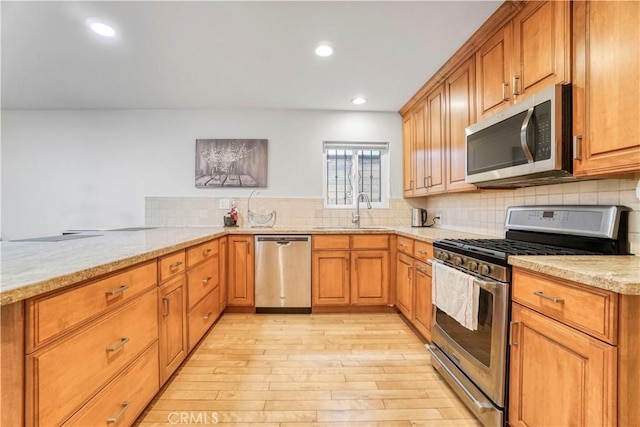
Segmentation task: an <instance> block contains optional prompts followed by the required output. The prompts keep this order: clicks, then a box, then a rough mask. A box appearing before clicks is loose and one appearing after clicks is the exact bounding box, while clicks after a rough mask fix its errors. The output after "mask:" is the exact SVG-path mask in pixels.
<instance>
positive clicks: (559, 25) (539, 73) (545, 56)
mask: <svg viewBox="0 0 640 427" xmlns="http://www.w3.org/2000/svg"><path fill="white" fill-rule="evenodd" d="M512 22H513V58H512V60H511V61H512V62H511V63H512V67H511V69H512V78H511V93H512V95H513V99H512V103H513V102H516V101H517V100H518V98H526V97H528V96H531V95H532V94H534V93H535V92H538V91H540V90H542V89H545V88H547V87H548V86H552V85H554V84H559V83H568V82H569V81H570V78H571V75H570V72H569V70H570V58H571V2H569V1H529V2H526V3H525V6H524V8H523V9H522V10H521V11H520V12H518V14H517V15H516V16H515V17H514V18H513V21H512ZM636 23H637V21H636Z"/></svg>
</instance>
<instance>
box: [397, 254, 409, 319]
mask: <svg viewBox="0 0 640 427" xmlns="http://www.w3.org/2000/svg"><path fill="white" fill-rule="evenodd" d="M396 306H397V307H398V309H399V310H400V312H402V314H404V316H405V317H406V318H407V319H408V320H411V319H412V318H413V259H412V258H410V257H408V256H407V255H404V254H401V253H399V254H397V255H396Z"/></svg>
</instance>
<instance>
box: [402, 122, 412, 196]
mask: <svg viewBox="0 0 640 427" xmlns="http://www.w3.org/2000/svg"><path fill="white" fill-rule="evenodd" d="M414 123H415V121H414V119H413V114H412V113H410V114H408V115H407V116H406V117H404V118H403V119H402V194H403V196H404V197H413V190H414V178H413V174H414V172H413V170H414V161H413V159H414V150H415V149H414V147H415V129H414V126H415V125H414Z"/></svg>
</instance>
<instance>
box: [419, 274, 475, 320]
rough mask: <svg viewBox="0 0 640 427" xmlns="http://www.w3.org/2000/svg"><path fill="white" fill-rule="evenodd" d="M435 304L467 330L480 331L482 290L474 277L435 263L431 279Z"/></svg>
mask: <svg viewBox="0 0 640 427" xmlns="http://www.w3.org/2000/svg"><path fill="white" fill-rule="evenodd" d="M431 288H432V290H431V295H432V297H433V298H432V300H433V303H434V304H435V305H436V306H437V307H438V308H439V309H440V310H442V311H444V312H445V313H447V314H448V315H449V316H451V317H453V318H454V319H455V320H457V321H458V323H460V324H461V325H462V326H464V327H465V328H467V329H469V330H472V331H476V330H477V329H478V301H479V298H480V289H479V288H478V285H476V284H475V281H474V280H473V276H471V275H469V274H465V273H463V272H461V271H459V270H456V269H455V268H451V267H448V266H446V265H444V264H442V263H439V262H434V263H433V273H432V277H431Z"/></svg>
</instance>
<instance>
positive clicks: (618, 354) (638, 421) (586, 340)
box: [509, 267, 640, 426]
mask: <svg viewBox="0 0 640 427" xmlns="http://www.w3.org/2000/svg"><path fill="white" fill-rule="evenodd" d="M512 297H513V306H512V321H511V337H510V350H511V351H510V368H509V375H510V380H509V423H510V425H512V426H524V425H527V426H542V425H603V426H604V425H620V426H632V425H640V407H639V406H638V387H639V386H640V370H639V369H638V368H639V367H640V356H639V354H638V348H640V335H638V331H639V330H640V318H638V316H637V312H638V310H640V296H638V295H619V294H617V293H615V292H612V291H609V290H605V289H600V288H596V287H592V286H587V285H583V284H580V283H576V282H572V281H569V280H565V279H558V278H556V277H551V276H547V275H544V274H542V273H539V272H534V271H529V270H526V269H522V268H518V267H514V268H513V277H512ZM631 313H634V314H631ZM541 407H544V408H545V411H540V408H541Z"/></svg>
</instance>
